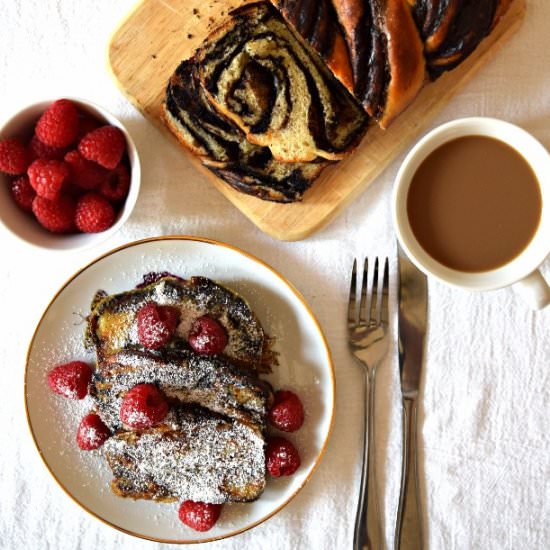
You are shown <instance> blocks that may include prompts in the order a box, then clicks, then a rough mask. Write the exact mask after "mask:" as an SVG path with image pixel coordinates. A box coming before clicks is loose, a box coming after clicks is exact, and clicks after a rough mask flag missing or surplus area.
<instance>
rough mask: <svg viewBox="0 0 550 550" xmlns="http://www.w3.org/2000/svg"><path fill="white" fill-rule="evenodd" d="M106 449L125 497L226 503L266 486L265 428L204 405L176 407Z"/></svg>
mask: <svg viewBox="0 0 550 550" xmlns="http://www.w3.org/2000/svg"><path fill="white" fill-rule="evenodd" d="M103 452H104V456H105V457H106V459H107V462H108V464H109V466H110V468H111V470H112V473H113V476H114V479H113V480H112V482H111V489H112V490H113V492H114V493H115V494H116V495H118V496H121V497H128V498H134V499H148V500H156V501H161V502H172V501H176V500H193V501H196V502H209V503H215V504H221V503H224V502H249V501H252V500H256V499H257V498H258V497H259V496H260V495H261V494H262V492H263V490H264V487H265V456H264V438H263V436H262V433H261V431H260V430H259V429H258V428H256V427H254V426H251V425H248V424H244V423H241V422H239V421H238V420H234V419H230V418H227V417H223V416H220V415H217V414H215V413H212V412H210V411H208V410H206V409H203V408H200V407H180V408H173V409H172V410H171V411H170V413H169V416H168V417H167V419H166V421H165V422H163V424H161V425H159V426H156V427H155V428H151V429H148V430H143V431H134V432H121V433H118V434H116V435H115V436H113V437H111V438H110V439H108V440H107V441H106V442H105V444H104V446H103Z"/></svg>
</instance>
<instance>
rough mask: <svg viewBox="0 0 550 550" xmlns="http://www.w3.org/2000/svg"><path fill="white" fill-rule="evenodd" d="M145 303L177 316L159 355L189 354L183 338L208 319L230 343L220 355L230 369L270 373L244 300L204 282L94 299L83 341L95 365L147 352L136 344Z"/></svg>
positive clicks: (166, 281) (264, 342)
mask: <svg viewBox="0 0 550 550" xmlns="http://www.w3.org/2000/svg"><path fill="white" fill-rule="evenodd" d="M148 302H155V303H156V304H158V305H162V306H173V307H176V308H178V309H179V310H180V323H179V325H178V327H177V329H176V334H175V336H174V337H173V338H172V340H171V341H170V342H169V343H168V344H167V346H166V347H165V348H163V349H168V348H188V344H187V337H188V335H189V331H190V329H191V326H192V324H193V322H194V321H195V320H196V319H197V318H199V317H201V316H202V315H209V316H210V317H213V318H214V319H216V320H217V321H218V322H219V323H220V324H221V325H222V326H223V328H224V329H225V330H226V332H227V336H228V343H227V346H226V347H225V350H224V353H223V355H224V356H226V357H227V358H228V359H230V360H231V361H232V362H233V363H235V364H237V365H240V366H243V367H246V368H249V369H251V370H253V371H258V372H270V371H271V365H274V364H276V359H275V354H274V353H273V352H272V351H271V350H270V340H269V338H267V337H266V336H265V334H264V330H263V328H262V326H261V324H260V321H259V320H258V318H257V317H256V315H255V314H254V313H253V311H252V310H251V308H250V307H249V305H248V304H247V303H246V301H245V300H243V298H241V297H240V296H239V295H238V294H237V293H235V292H234V291H232V290H230V289H228V288H226V287H224V286H222V285H220V284H218V283H216V282H214V281H212V280H210V279H208V278H206V277H191V278H190V279H180V278H178V277H172V276H167V277H163V278H161V279H159V280H158V281H156V282H154V283H152V284H149V285H146V286H144V287H141V288H136V289H134V290H130V291H127V292H121V293H119V294H113V295H108V296H99V297H98V298H97V299H94V302H93V303H92V311H91V313H90V315H89V317H88V326H87V338H86V340H87V342H88V344H89V345H90V346H92V347H93V348H95V351H96V353H97V359H98V363H99V364H101V363H103V362H104V361H105V360H106V359H107V358H108V357H110V356H112V355H115V354H117V353H118V352H120V351H122V350H138V351H146V350H145V348H144V347H143V346H142V345H141V344H140V342H139V339H138V331H137V320H136V316H137V312H138V311H139V309H140V308H141V307H143V306H144V305H145V304H146V303H148Z"/></svg>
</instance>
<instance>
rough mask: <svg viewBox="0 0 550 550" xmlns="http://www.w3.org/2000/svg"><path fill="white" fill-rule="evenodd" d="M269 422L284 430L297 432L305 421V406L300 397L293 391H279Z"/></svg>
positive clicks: (270, 412)
mask: <svg viewBox="0 0 550 550" xmlns="http://www.w3.org/2000/svg"><path fill="white" fill-rule="evenodd" d="M268 419H269V422H270V423H271V424H272V425H273V426H275V428H277V429H278V430H281V431H283V432H295V431H296V430H299V429H300V428H301V427H302V424H303V423H304V407H303V406H302V402H301V401H300V398H299V397H298V396H297V395H296V394H295V393H292V392H291V391H278V392H277V393H276V394H275V402H274V403H273V407H271V410H270V411H269V415H268Z"/></svg>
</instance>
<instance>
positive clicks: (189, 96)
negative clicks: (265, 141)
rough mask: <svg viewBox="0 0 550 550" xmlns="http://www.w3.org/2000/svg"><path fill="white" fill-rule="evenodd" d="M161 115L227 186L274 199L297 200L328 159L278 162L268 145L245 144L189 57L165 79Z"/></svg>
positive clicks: (247, 142)
mask: <svg viewBox="0 0 550 550" xmlns="http://www.w3.org/2000/svg"><path fill="white" fill-rule="evenodd" d="M163 116H164V119H165V121H166V123H167V125H168V127H169V128H170V129H171V130H172V132H173V133H174V134H175V135H176V137H177V138H178V139H179V141H180V142H181V143H182V144H183V145H185V146H186V147H188V148H189V149H190V150H191V151H192V152H193V153H195V154H196V155H197V156H199V158H200V159H201V160H202V162H203V164H204V165H205V166H207V167H208V168H209V169H210V170H211V171H212V172H214V173H215V174H216V175H218V176H219V177H220V178H221V179H222V180H224V181H225V182H227V183H228V184H229V185H231V186H232V187H234V188H235V189H237V190H238V191H241V192H243V193H247V194H249V195H255V196H257V197H259V198H262V199H266V200H271V201H276V202H292V201H296V200H299V199H300V198H301V197H302V195H303V194H304V192H305V191H306V190H307V189H308V188H309V187H310V186H311V184H312V183H313V181H314V180H315V179H316V178H317V177H318V176H319V175H320V173H321V172H322V171H323V169H324V168H325V167H326V166H328V165H329V164H330V163H329V161H326V160H323V159H316V160H315V161H313V162H307V163H291V164H290V163H283V162H279V161H277V160H275V159H274V158H273V155H272V154H271V151H270V150H269V148H268V147H261V146H258V145H255V144H253V143H250V142H249V141H248V140H247V139H246V135H245V133H244V132H243V131H242V130H241V129H240V128H238V127H237V125H236V124H235V123H233V122H232V121H231V120H229V119H228V118H227V117H225V116H223V115H221V114H220V113H219V112H218V111H216V110H215V109H214V107H213V106H212V105H211V104H210V102H209V100H208V98H207V97H206V94H205V92H204V90H203V89H202V87H201V85H200V81H199V78H198V71H197V66H196V63H195V61H194V60H187V61H183V62H182V63H181V64H180V66H179V67H178V68H177V69H176V72H175V73H174V75H173V76H172V78H171V79H170V83H169V85H168V90H167V94H166V102H165V104H164V113H163Z"/></svg>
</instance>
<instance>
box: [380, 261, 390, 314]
mask: <svg viewBox="0 0 550 550" xmlns="http://www.w3.org/2000/svg"><path fill="white" fill-rule="evenodd" d="M389 287H390V262H389V259H388V258H387V257H386V261H385V262H384V277H383V281H382V307H381V308H380V321H381V322H382V323H386V324H387V323H388V321H389V304H388V302H389V293H390V289H389Z"/></svg>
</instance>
